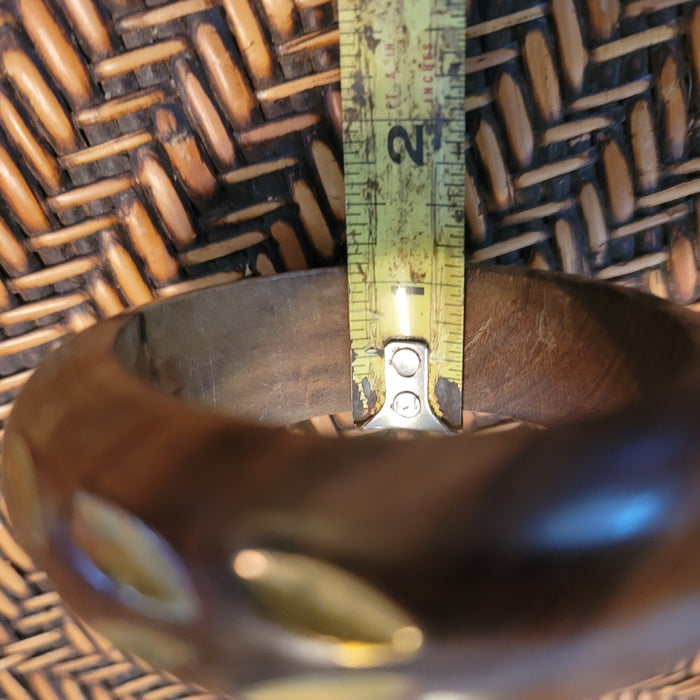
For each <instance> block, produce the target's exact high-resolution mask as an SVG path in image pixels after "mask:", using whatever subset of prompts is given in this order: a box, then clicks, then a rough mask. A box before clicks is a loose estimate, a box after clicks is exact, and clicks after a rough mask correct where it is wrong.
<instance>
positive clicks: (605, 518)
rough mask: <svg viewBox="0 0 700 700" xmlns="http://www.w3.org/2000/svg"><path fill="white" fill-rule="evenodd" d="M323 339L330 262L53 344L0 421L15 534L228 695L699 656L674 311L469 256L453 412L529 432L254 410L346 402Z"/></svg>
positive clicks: (72, 592) (416, 694) (136, 647)
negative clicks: (501, 420) (439, 429)
mask: <svg viewBox="0 0 700 700" xmlns="http://www.w3.org/2000/svg"><path fill="white" fill-rule="evenodd" d="M348 358H349V338H348V321H347V297H346V278H345V271H344V270H342V269H326V270H320V271H314V272H308V273H303V274H291V275H286V276H280V277H276V278H267V279H256V280H250V281H246V282H242V283H237V284H234V285H229V286H223V287H217V288H213V289H209V290H206V291H201V292H197V293H194V294H191V295H188V296H184V297H181V298H177V299H174V300H170V301H167V302H164V303H158V304H154V305H151V306H149V307H146V308H145V309H140V310H138V311H135V312H132V313H128V314H126V315H122V316H119V317H117V318H114V319H111V320H107V321H104V322H101V323H99V324H98V325H96V326H95V327H93V328H91V329H90V330H88V331H86V332H84V333H82V334H80V335H79V336H75V337H73V338H71V339H69V340H67V341H66V342H65V343H64V344H63V345H62V346H61V347H60V348H59V349H58V350H57V351H55V352H54V353H53V354H52V355H51V356H50V357H49V358H48V359H47V360H46V361H45V362H44V364H42V365H41V366H40V368H39V369H38V370H37V371H36V373H35V374H34V376H33V377H32V378H31V379H30V381H29V382H28V383H27V385H26V387H25V389H24V390H23V391H22V393H21V395H20V397H19V399H18V400H17V403H16V406H15V409H14V411H13V414H12V416H11V418H10V421H9V424H8V427H7V432H6V437H5V447H4V457H3V479H4V489H5V494H6V497H7V503H8V507H9V511H10V514H11V518H12V522H13V525H14V527H15V529H16V532H17V534H18V536H19V538H20V541H21V542H22V543H23V544H24V546H26V547H27V549H28V550H29V552H30V553H31V554H32V555H33V557H34V558H35V559H36V561H37V563H38V564H40V565H41V566H43V567H45V568H46V570H47V571H48V573H49V575H50V576H51V578H52V579H53V581H54V582H55V583H56V585H57V587H58V589H59V591H60V592H61V594H62V595H63V596H64V598H65V600H66V601H67V603H68V604H69V605H70V606H71V607H72V608H73V609H74V610H75V611H76V612H77V613H78V614H79V615H81V616H82V617H84V618H85V619H86V620H87V621H88V622H89V623H91V624H93V625H94V626H95V628H96V629H98V630H100V631H103V632H105V633H106V634H107V635H108V636H110V637H112V638H113V639H114V640H115V641H116V642H117V643H118V644H121V645H123V646H124V647H126V648H127V649H129V650H132V651H135V652H137V653H140V654H142V655H144V656H146V657H147V658H149V659H152V660H153V661H154V662H155V663H156V664H157V665H161V666H166V667H170V668H171V669H173V670H174V671H175V672H176V673H177V674H179V675H181V676H183V677H185V678H188V679H193V680H195V681H198V682H200V683H203V684H205V685H207V686H209V687H212V688H217V689H220V690H223V691H224V692H229V693H232V694H236V693H238V692H242V693H243V697H247V698H256V699H259V698H282V699H284V700H287V699H288V698H296V697H303V698H304V699H305V700H308V699H309V698H323V699H324V700H326V699H327V700H334V699H335V698H352V700H363V699H367V700H369V699H370V698H372V699H379V698H383V699H385V700H399V699H401V700H405V699H408V698H415V699H418V698H421V699H427V700H437V699H438V698H447V697H449V698H450V700H452V699H453V698H454V699H455V700H476V699H477V698H478V699H482V698H518V699H519V700H523V699H526V698H538V700H543V699H544V698H578V697H583V696H585V695H589V694H590V693H592V692H597V691H602V690H607V689H610V688H613V687H616V686H619V685H621V684H623V683H628V682H632V681H636V680H641V679H642V678H643V677H645V676H649V675H651V674H652V673H656V672H660V671H662V670H664V668H668V666H669V665H670V664H671V663H672V662H675V661H677V660H678V659H680V658H681V657H683V656H685V655H687V654H690V653H693V652H694V651H695V650H696V648H697V647H698V646H699V645H700V557H696V556H695V554H696V552H695V546H697V545H698V544H700V468H699V467H700V320H698V318H697V317H696V316H695V315H694V314H693V313H691V312H688V311H685V310H683V309H681V308H678V307H675V306H673V305H672V304H670V303H667V302H664V301H662V300H659V299H655V298H653V297H651V296H647V295H644V294H640V293H637V292H635V291H632V290H629V289H625V288H622V287H614V286H611V285H607V284H601V283H596V282H591V281H584V280H580V279H575V278H571V277H565V276H560V275H554V274H547V273H539V272H533V271H523V270H513V269H507V268H471V269H469V270H468V283H467V293H466V327H465V342H464V395H463V399H464V407H465V408H468V409H473V410H479V411H488V412H494V413H498V414H502V415H508V416H514V417H517V418H520V419H522V420H525V421H529V422H532V423H536V424H541V425H544V426H552V427H551V428H550V429H549V430H545V431H542V430H537V429H526V428H515V429H513V430H509V431H507V432H500V433H497V434H489V433H486V434H484V435H481V434H479V433H476V434H467V433H464V434H462V435H458V436H453V437H442V438H433V437H424V438H417V439H408V440H396V439H392V438H391V437H390V436H386V435H382V434H376V435H367V436H362V437H358V438H352V439H351V438H347V439H331V438H326V437H322V436H319V435H311V434H308V435H304V434H301V435H300V434H295V433H293V432H290V431H289V430H287V429H286V428H284V427H279V426H282V425H285V424H289V423H293V422H296V421H300V420H304V419H306V418H309V417H311V416H315V415H321V414H334V413H339V412H343V411H347V410H349V408H350V406H349V403H350V391H349V383H350V374H349V362H348ZM276 426H277V427H276ZM309 674H311V675H309ZM295 679H296V680H295ZM295 693H296V695H295ZM440 693H443V694H442V695H441V694H440ZM448 693H453V694H452V695H449V694H448Z"/></svg>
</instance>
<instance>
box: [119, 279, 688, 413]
mask: <svg viewBox="0 0 700 700" xmlns="http://www.w3.org/2000/svg"><path fill="white" fill-rule="evenodd" d="M682 313H683V312H682V311H680V310H679V311H676V310H674V309H672V307H671V305H670V304H666V303H664V302H661V301H660V300H657V299H655V298H653V297H651V296H648V295H645V294H640V293H637V292H633V291H632V290H628V289H625V288H621V287H614V286H612V285H607V284H600V283H594V282H590V281H584V280H581V279H576V278H571V277H565V276H562V275H553V274H546V273H544V274H543V273H535V272H524V271H522V270H512V269H508V268H470V269H469V271H468V282H467V293H466V323H465V341H464V391H463V397H464V408H465V409H471V410H478V411H488V412H493V413H498V414H502V415H508V416H513V417H516V418H519V419H522V420H527V421H533V422H537V423H541V424H547V423H551V422H552V421H555V420H558V419H563V418H574V417H577V416H583V415H590V414H593V413H599V412H605V411H609V410H612V409H614V408H616V407H619V406H621V405H623V404H625V403H629V402H631V401H633V400H634V399H635V398H636V397H638V396H640V395H646V394H653V393H654V392H656V391H659V390H662V389H666V388H668V387H669V385H670V384H671V383H673V382H675V381H679V380H680V379H681V377H682V376H683V375H684V373H685V372H686V371H687V370H689V368H690V364H691V362H692V357H693V356H694V352H695V350H694V348H695V339H694V338H692V337H690V335H689V331H688V330H687V326H686V325H685V324H684V323H683V322H682V321H681V319H680V316H679V315H678V314H682ZM117 354H118V356H119V357H120V359H121V361H122V362H123V363H124V364H125V366H126V367H127V368H128V369H129V370H130V371H133V372H136V373H137V374H138V375H139V376H141V377H142V378H144V379H146V380H147V381H148V382H149V383H151V384H153V385H155V386H157V387H159V388H160V389H162V390H163V391H165V392H167V393H169V394H173V395H176V396H180V397H182V398H183V399H185V400H187V401H189V402H192V403H195V404H198V405H202V406H205V407H208V408H211V409H214V410H215V411H217V412H220V413H224V414H229V415H234V416H238V417H242V418H248V419H253V420H256V421H260V422H263V423H268V424H286V423H293V422H296V421H301V420H304V419H307V418H309V417H312V416H317V415H323V414H333V413H340V412H343V411H349V410H350V408H351V406H350V371H349V367H350V363H349V357H350V343H349V337H348V312H347V298H346V276H345V271H344V270H343V269H326V270H317V271H314V272H308V273H299V274H290V275H285V276H281V277H278V278H268V279H255V280H250V281H246V282H242V283H237V284H235V285H231V286H223V287H217V288H213V289H209V290H205V291H202V292H198V293H195V294H192V295H188V296H185V297H182V298H178V299H175V300H173V301H170V302H168V303H164V304H159V305H154V306H152V307H150V308H147V309H146V310H144V311H143V312H142V313H141V314H139V315H138V316H135V317H134V319H133V320H132V321H130V322H129V323H128V324H127V326H126V327H125V328H124V330H123V331H122V332H121V333H120V336H119V338H118V340H117Z"/></svg>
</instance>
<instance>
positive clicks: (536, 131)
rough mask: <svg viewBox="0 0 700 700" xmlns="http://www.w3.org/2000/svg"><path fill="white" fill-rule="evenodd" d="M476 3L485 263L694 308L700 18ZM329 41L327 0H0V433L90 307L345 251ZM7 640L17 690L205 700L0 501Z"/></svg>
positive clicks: (480, 223) (682, 674)
mask: <svg viewBox="0 0 700 700" xmlns="http://www.w3.org/2000/svg"><path fill="white" fill-rule="evenodd" d="M467 5H468V6H469V15H470V17H469V28H468V30H467V33H468V54H469V57H468V59H467V73H468V77H467V93H466V102H465V109H466V111H467V125H468V134H467V146H468V148H467V167H468V177H467V183H466V199H465V204H466V227H467V240H468V247H469V253H470V255H471V256H472V258H473V259H474V260H478V261H489V262H491V261H492V262H497V263H509V264H513V263H516V264H523V265H530V266H534V267H540V268H552V269H561V270H565V271H567V272H574V273H579V274H585V275H589V276H593V277H598V278H602V279H612V280H617V281H619V282H621V283H624V284H629V285H634V286H638V287H641V288H645V289H648V290H650V291H652V292H653V293H655V294H658V295H662V296H669V297H671V298H672V299H674V300H676V301H678V302H681V303H684V304H692V303H693V302H695V300H696V297H697V295H698V292H699V291H700V287H699V285H698V277H697V267H698V266H697V259H696V250H697V247H698V242H699V241H698V234H699V232H700V208H698V207H697V205H696V198H697V196H698V194H700V132H699V131H698V116H699V114H700V7H699V6H698V3H696V2H684V1H683V0H629V1H627V2H622V1H620V0H581V1H580V2H578V1H577V2H575V1H574V0H552V2H547V3H533V2H531V1H530V0H484V1H483V2H471V3H470V2H469V1H468V0H467ZM337 43H338V26H337V13H336V9H335V7H334V4H333V3H332V2H329V1H328V0H177V1H175V2H167V1H166V2H162V0H156V1H155V2H153V1H149V0H146V1H145V2H144V1H143V0H14V2H12V1H9V0H0V273H1V274H0V333H1V336H0V421H4V420H5V419H6V418H7V416H8V415H9V413H10V410H11V407H12V402H13V399H14V397H15V396H16V394H17V391H18V390H19V389H20V387H21V385H22V384H23V383H24V381H25V380H26V379H27V378H28V376H29V375H30V374H31V371H32V369H33V368H34V367H35V366H36V365H37V363H38V362H39V361H40V360H41V358H42V357H43V356H44V355H45V354H46V353H47V352H48V351H49V350H50V349H51V348H52V347H53V346H55V345H56V344H57V343H59V342H60V340H61V338H63V337H64V336H66V335H67V334H69V333H73V332H76V331H79V330H81V329H83V328H86V327H88V326H89V325H91V324H92V323H94V322H95V321H96V320H98V319H100V318H104V317H107V316H110V315H112V314H115V313H117V312H119V311H120V310H122V309H124V308H126V307H128V306H134V305H140V304H144V303H146V302H148V301H150V300H151V299H153V298H157V297H167V296H172V295H176V294H180V293H182V292H185V291H187V290H191V289H196V288H199V287H204V286H207V285H211V284H216V283H221V282H224V281H229V280H230V281H233V280H238V279H240V278H242V277H244V276H247V275H268V274H272V273H275V272H282V271H285V270H299V269H304V268H306V267H313V266H319V265H327V264H333V263H338V262H342V260H343V255H344V251H343V240H344V201H343V178H342V159H341V142H340V128H341V127H340V91H339V84H338V80H339V72H338V45H337ZM76 381H79V377H76ZM0 649H1V651H2V653H1V655H0V697H3V698H5V697H6V698H13V699H17V700H28V699H33V698H40V699H41V700H49V699H51V700H55V699H61V700H62V699H63V698H67V699H69V700H82V699H83V698H92V699H95V700H107V699H110V698H124V699H125V700H128V699H130V698H143V700H170V699H172V698H204V697H212V696H208V695H207V694H206V692H205V691H203V690H201V689H197V688H192V687H189V686H186V685H183V684H181V683H179V682H178V681H177V680H176V679H174V678H173V677H171V676H169V675H167V674H163V673H160V672H158V671H154V670H153V669H152V668H151V667H149V666H148V665H147V664H145V663H143V662H141V661H139V660H135V659H132V658H131V657H128V656H125V655H123V654H122V653H120V652H119V651H117V650H115V649H113V648H112V647H111V646H110V644H109V643H108V642H107V641H106V640H104V639H102V638H100V637H99V636H98V635H96V634H95V633H93V632H92V631H90V630H89V629H87V628H86V627H84V626H83V625H82V624H81V623H80V622H79V621H77V620H76V619H75V618H74V617H72V616H71V615H70V613H68V612H67V611H66V610H65V608H64V607H63V605H62V603H61V600H60V598H59V596H58V595H57V594H56V593H55V592H54V591H53V590H52V588H51V585H50V583H49V582H48V581H47V579H46V576H45V575H44V574H43V573H41V572H40V571H37V570H36V569H35V568H34V566H33V565H32V562H31V561H30V560H29V558H28V557H27V556H26V555H25V554H24V552H23V551H22V550H21V549H20V548H19V546H18V545H17V544H16V542H15V541H14V539H13V537H12V534H11V531H10V529H9V526H8V524H7V519H6V517H5V516H4V511H3V515H2V518H1V519H0ZM696 673H699V674H700V659H698V660H695V661H694V660H693V659H688V660H686V661H684V662H682V663H681V664H679V666H678V667H677V668H676V669H675V670H674V671H672V672H671V673H670V674H669V675H668V676H664V677H658V678H656V679H654V680H652V681H648V682H646V683H643V684H641V685H639V686H638V687H635V688H632V689H627V690H625V691H623V692H621V693H612V694H610V695H609V696H608V699H609V700H612V698H640V699H641V698H646V699H649V698H657V697H658V698H666V699H667V700H671V699H673V698H676V699H680V698H684V699H687V698H693V697H696V696H697V697H700V678H696V677H695V674H696Z"/></svg>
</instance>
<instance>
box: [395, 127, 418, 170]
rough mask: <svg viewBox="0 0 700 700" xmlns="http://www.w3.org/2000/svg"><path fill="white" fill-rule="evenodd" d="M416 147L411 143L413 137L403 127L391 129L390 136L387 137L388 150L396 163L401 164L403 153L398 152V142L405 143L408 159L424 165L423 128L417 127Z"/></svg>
mask: <svg viewBox="0 0 700 700" xmlns="http://www.w3.org/2000/svg"><path fill="white" fill-rule="evenodd" d="M415 130H416V145H415V146H414V145H413V144H412V143H411V137H410V136H409V135H408V131H406V129H405V128H404V127H403V126H399V125H398V124H397V125H396V126H392V127H391V129H389V135H388V136H387V148H388V150H389V158H391V160H393V161H394V163H400V162H401V152H400V151H397V150H396V141H398V140H400V141H403V145H404V147H405V149H406V153H408V157H409V158H410V159H411V160H412V161H413V162H414V163H415V164H416V165H423V127H422V126H416V127H415Z"/></svg>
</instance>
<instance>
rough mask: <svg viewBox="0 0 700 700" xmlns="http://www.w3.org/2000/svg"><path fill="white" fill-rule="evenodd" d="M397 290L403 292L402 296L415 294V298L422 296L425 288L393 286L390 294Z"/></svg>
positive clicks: (403, 285) (402, 285)
mask: <svg viewBox="0 0 700 700" xmlns="http://www.w3.org/2000/svg"><path fill="white" fill-rule="evenodd" d="M399 289H401V290H403V292H402V293H403V294H415V295H416V296H421V297H422V296H423V295H424V294H425V287H409V286H407V285H405V284H394V285H392V287H391V293H392V294H396V293H397V292H398V291H399Z"/></svg>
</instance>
